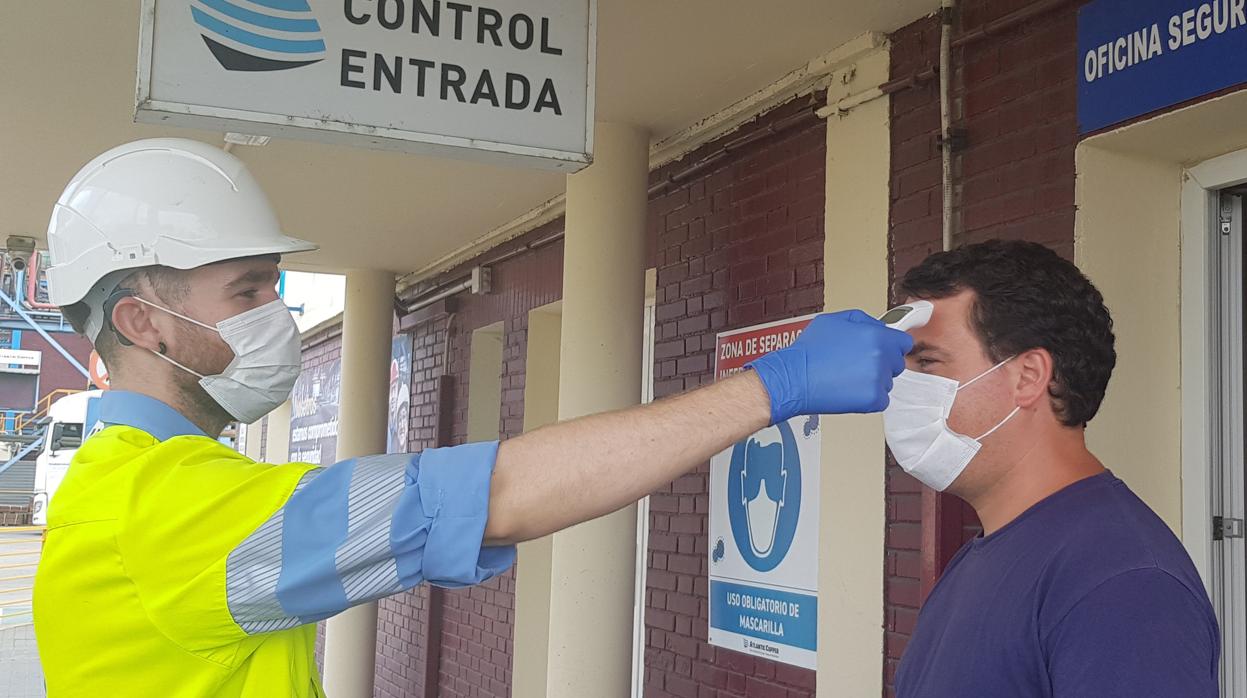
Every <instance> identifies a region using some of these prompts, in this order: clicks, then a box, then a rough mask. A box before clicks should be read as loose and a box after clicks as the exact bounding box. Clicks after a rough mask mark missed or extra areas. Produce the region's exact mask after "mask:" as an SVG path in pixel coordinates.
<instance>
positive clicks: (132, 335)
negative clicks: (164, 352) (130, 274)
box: [102, 296, 163, 351]
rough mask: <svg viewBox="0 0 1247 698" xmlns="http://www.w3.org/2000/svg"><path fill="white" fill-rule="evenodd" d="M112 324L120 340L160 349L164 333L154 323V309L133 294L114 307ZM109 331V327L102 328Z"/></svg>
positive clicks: (118, 301)
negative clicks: (136, 298)
mask: <svg viewBox="0 0 1247 698" xmlns="http://www.w3.org/2000/svg"><path fill="white" fill-rule="evenodd" d="M111 313H112V326H113V328H115V329H116V331H117V334H119V335H120V337H118V341H120V342H121V343H122V344H133V345H135V346H137V347H142V348H143V349H147V350H148V351H159V348H160V344H161V340H162V337H163V333H162V332H161V331H160V328H158V327H156V326H155V325H154V324H153V323H152V309H151V308H150V307H149V306H147V305H145V304H143V303H140V302H139V301H137V300H135V299H134V298H133V297H131V296H126V297H124V298H121V299H119V300H117V301H116V302H115V303H114V304H113V306H112V308H111ZM102 331H104V332H108V331H109V329H108V328H107V327H105V328H104V330H102Z"/></svg>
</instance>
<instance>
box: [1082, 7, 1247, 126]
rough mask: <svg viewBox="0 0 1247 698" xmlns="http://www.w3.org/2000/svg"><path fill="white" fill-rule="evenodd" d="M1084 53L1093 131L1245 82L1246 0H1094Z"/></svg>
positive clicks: (1087, 119) (1085, 99)
mask: <svg viewBox="0 0 1247 698" xmlns="http://www.w3.org/2000/svg"><path fill="white" fill-rule="evenodd" d="M1078 55H1079V65H1078V75H1079V77H1078V122H1079V128H1080V129H1081V131H1082V133H1089V132H1091V131H1098V130H1100V129H1103V128H1105V127H1108V126H1112V125H1114V124H1118V123H1121V122H1123V121H1127V120H1129V119H1133V118H1135V117H1137V116H1142V115H1144V114H1149V113H1151V112H1154V111H1157V110H1159V109H1164V108H1165V107H1170V106H1173V105H1175V104H1180V103H1182V102H1185V101H1187V100H1190V99H1195V98H1197V97H1201V96H1204V95H1207V94H1210V93H1213V92H1217V91H1218V90H1222V89H1225V88H1228V87H1232V86H1235V85H1238V84H1241V83H1245V82H1247V0H1211V1H1207V2H1200V1H1199V0H1096V1H1095V2H1092V3H1089V4H1087V5H1085V6H1084V7H1083V8H1082V9H1081V10H1080V11H1079V16H1078Z"/></svg>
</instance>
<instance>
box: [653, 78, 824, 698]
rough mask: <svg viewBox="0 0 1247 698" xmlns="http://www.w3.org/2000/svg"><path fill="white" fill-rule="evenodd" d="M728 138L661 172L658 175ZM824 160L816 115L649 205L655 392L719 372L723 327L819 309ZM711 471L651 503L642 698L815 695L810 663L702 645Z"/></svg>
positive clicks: (772, 118) (774, 115)
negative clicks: (654, 272)
mask: <svg viewBox="0 0 1247 698" xmlns="http://www.w3.org/2000/svg"><path fill="white" fill-rule="evenodd" d="M809 107H810V104H809V102H807V101H806V100H804V99H802V100H798V101H797V102H793V103H790V104H788V105H785V106H783V107H780V108H779V109H776V110H775V111H773V112H771V113H770V114H767V115H765V116H763V117H762V118H760V119H759V120H758V122H757V123H755V124H753V125H750V126H748V127H746V128H745V129H744V130H743V131H742V133H748V132H750V130H752V129H755V128H758V127H762V126H766V125H768V124H771V123H775V122H777V121H779V120H781V119H783V118H785V117H788V116H791V115H792V114H794V113H795V112H796V111H798V110H801V109H808V108H809ZM739 135H740V134H731V135H729V136H727V137H726V139H731V138H735V137H738V136H739ZM719 146H721V143H712V144H710V145H708V146H706V147H705V148H703V149H702V150H700V151H699V152H696V153H693V154H691V155H690V156H688V157H686V158H685V159H684V160H683V161H682V162H681V163H676V164H674V165H671V166H668V167H666V168H663V169H662V170H659V171H657V172H655V173H653V178H652V181H655V182H656V181H659V180H661V179H665V177H666V176H667V174H668V173H669V172H671V171H673V170H678V169H681V168H682V167H684V166H686V165H687V164H688V163H690V162H695V161H696V160H698V159H700V157H702V156H704V155H705V154H707V153H710V152H713V151H714V150H716V149H717V148H718V147H719ZM825 157H826V125H825V124H824V123H823V122H822V121H821V120H816V119H812V120H810V121H809V122H808V123H807V125H805V126H803V127H799V128H796V129H794V130H791V131H788V132H786V133H782V134H779V135H776V136H774V137H771V138H767V139H764V140H762V141H759V142H757V143H754V144H752V145H750V146H748V147H746V148H745V149H743V150H742V151H740V152H739V153H735V154H733V155H732V156H731V157H729V158H728V159H726V160H724V161H723V162H722V163H720V164H718V165H716V166H715V167H714V168H712V169H711V170H709V171H707V172H705V173H704V174H702V175H701V176H699V177H697V178H695V179H691V180H689V181H687V182H684V183H683V184H681V185H680V186H678V187H676V188H673V189H671V190H669V191H668V192H667V193H665V194H663V195H661V196H658V197H656V198H654V199H653V200H652V201H651V202H650V208H649V234H650V235H651V237H652V238H653V239H654V241H655V243H654V245H653V249H654V252H653V254H654V256H655V259H654V263H655V266H656V267H657V268H658V295H657V307H656V318H657V319H656V322H657V328H656V332H655V336H656V346H655V389H654V393H655V397H659V398H661V397H663V396H665V395H671V394H673V393H677V392H680V391H682V390H687V389H690V388H695V387H697V386H700V385H704V384H707V383H710V382H711V381H712V380H713V364H714V356H713V354H714V341H715V334H716V333H718V332H721V331H723V330H726V329H730V328H735V327H742V326H748V325H753V324H756V323H760V322H766V321H771V320H780V319H783V318H787V317H792V316H796V315H801V314H805V313H810V312H814V311H816V310H819V309H821V308H822V305H823V213H824V211H823V209H824V200H825V191H824V189H825V178H826V160H825ZM709 477H710V476H709V467H708V465H704V466H702V467H701V468H699V469H698V470H697V471H695V472H693V473H690V474H689V475H686V476H684V477H682V478H680V479H679V480H677V481H676V482H675V483H673V484H672V485H670V486H668V487H666V488H663V489H662V490H660V491H659V492H657V493H656V494H654V495H653V497H652V498H651V499H650V510H651V515H650V550H649V562H650V566H649V578H648V584H647V588H646V652H645V664H646V668H645V695H646V696H649V697H650V698H659V697H666V696H680V697H681V698H699V697H703V696H714V697H716V698H726V697H727V696H745V695H748V696H750V697H751V698H772V697H783V698H796V697H798V696H811V695H813V693H814V672H812V671H806V670H803V669H797V668H794V667H790V666H787V665H783V664H777V663H775V662H771V661H768V660H764V659H755V658H754V657H752V656H749V655H745V654H740V653H737V652H733V651H730V650H726V649H721V648H716V647H712V646H710V645H708V644H707V643H706V639H707V628H708V622H709V617H708V609H707V592H708V589H707V585H708V581H707V576H706V575H707V561H706V557H707V555H706V550H707V538H706V536H707V516H706V514H707V511H708V506H709V501H708V488H709Z"/></svg>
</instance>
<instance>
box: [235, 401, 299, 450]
mask: <svg viewBox="0 0 1247 698" xmlns="http://www.w3.org/2000/svg"><path fill="white" fill-rule="evenodd" d="M293 407H294V406H293V405H292V404H291V402H290V401H289V400H286V401H285V402H284V403H282V405H281V407H278V408H277V409H275V410H273V411H272V412H271V413H269V415H268V436H267V437H265V443H264V459H265V460H266V461H268V462H269V463H285V462H286V461H288V460H290V412H291V410H292V409H293ZM257 432H258V430H257ZM247 450H251V445H250V444H248V445H247Z"/></svg>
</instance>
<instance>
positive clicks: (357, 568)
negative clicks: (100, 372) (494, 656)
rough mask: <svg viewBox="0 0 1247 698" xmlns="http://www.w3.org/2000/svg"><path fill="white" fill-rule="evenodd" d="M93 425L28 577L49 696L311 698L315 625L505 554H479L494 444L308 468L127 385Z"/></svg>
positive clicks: (471, 579) (500, 565)
mask: <svg viewBox="0 0 1247 698" xmlns="http://www.w3.org/2000/svg"><path fill="white" fill-rule="evenodd" d="M99 421H100V423H99V424H98V425H96V426H95V428H94V429H93V431H95V432H96V433H94V434H93V435H92V436H91V437H90V438H88V439H87V440H86V442H85V443H84V444H83V445H82V447H81V448H80V449H79V451H78V452H77V454H75V456H74V459H73V463H72V465H71V466H70V469H69V472H68V474H67V475H66V477H65V479H64V481H63V482H62V484H61V486H60V488H59V489H58V490H57V492H56V494H55V495H54V497H53V501H52V504H51V506H50V508H49V512H48V531H47V537H46V545H45V548H44V551H43V558H42V560H41V562H40V565H39V569H38V572H37V574H36V579H35V590H34V622H35V633H36V637H37V639H38V643H39V653H40V658H41V661H42V663H43V669H44V674H45V677H46V681H47V685H48V695H49V697H50V698H60V697H62V696H91V697H92V698H96V697H98V696H127V697H129V696H136V697H138V696H159V697H161V698H166V697H169V698H171V697H174V696H230V697H234V696H240V697H241V696H246V697H248V698H250V697H256V698H260V697H263V698H273V697H276V696H300V697H303V696H307V697H312V696H323V695H324V692H323V691H322V689H321V687H320V681H319V678H318V672H317V670H316V664H315V655H314V649H315V641H316V630H315V623H316V622H317V621H319V620H322V619H324V618H327V617H329V616H332V615H334V614H336V613H340V612H341V611H343V610H345V609H346V608H348V607H350V606H353V605H357V604H360V603H365V602H367V601H372V600H375V599H377V598H380V597H383V596H387V595H390V594H394V593H397V592H399V591H402V590H404V589H408V588H411V587H413V586H415V585H417V584H419V583H421V582H423V581H431V582H433V583H436V584H439V585H442V586H464V585H470V584H476V583H479V582H481V581H483V580H485V579H488V578H489V577H491V576H493V575H495V574H498V573H499V572H502V571H503V570H505V569H506V568H507V567H509V566H510V565H511V564H512V562H513V561H514V559H515V550H514V548H512V547H505V548H483V547H482V536H483V534H484V530H485V521H486V515H487V512H488V506H489V482H490V477H491V475H492V472H493V463H494V458H495V456H496V454H497V444H496V443H490V444H472V445H469V446H461V447H457V448H449V449H434V450H429V451H425V452H424V453H423V454H419V455H413V454H401V455H391V456H375V457H370V458H360V459H353V460H349V461H344V462H342V463H337V464H335V465H333V466H330V467H328V468H320V467H317V466H314V465H309V464H303V463H289V464H283V465H270V464H265V463H257V462H255V461H253V460H251V459H249V458H247V457H245V456H243V455H241V454H239V453H238V452H236V451H234V450H233V449H231V448H230V447H229V446H226V445H225V444H222V443H221V442H219V441H217V440H215V439H211V438H209V437H207V436H205V435H204V434H203V433H202V432H200V431H199V430H198V429H197V428H196V427H195V426H194V425H193V424H191V423H190V422H189V421H187V420H186V419H185V418H184V417H183V416H182V415H180V414H179V413H178V412H176V411H175V410H173V409H172V408H170V407H168V406H167V405H165V404H164V403H162V402H159V401H157V400H155V399H152V398H150V397H146V396H143V395H139V394H136V393H125V392H118V391H113V392H108V393H105V395H104V396H103V397H102V398H101V405H100V420H99ZM88 428H91V425H88Z"/></svg>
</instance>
